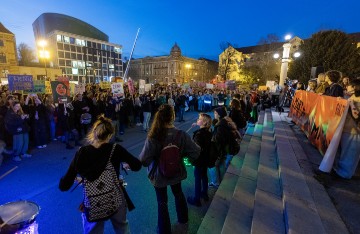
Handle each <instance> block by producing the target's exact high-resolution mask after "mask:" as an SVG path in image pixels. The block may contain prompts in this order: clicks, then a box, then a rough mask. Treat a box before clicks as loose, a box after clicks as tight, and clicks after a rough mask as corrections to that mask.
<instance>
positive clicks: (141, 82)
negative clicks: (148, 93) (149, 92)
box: [139, 80, 145, 94]
mask: <svg viewBox="0 0 360 234" xmlns="http://www.w3.org/2000/svg"><path fill="white" fill-rule="evenodd" d="M144 93H145V80H139V94H144Z"/></svg>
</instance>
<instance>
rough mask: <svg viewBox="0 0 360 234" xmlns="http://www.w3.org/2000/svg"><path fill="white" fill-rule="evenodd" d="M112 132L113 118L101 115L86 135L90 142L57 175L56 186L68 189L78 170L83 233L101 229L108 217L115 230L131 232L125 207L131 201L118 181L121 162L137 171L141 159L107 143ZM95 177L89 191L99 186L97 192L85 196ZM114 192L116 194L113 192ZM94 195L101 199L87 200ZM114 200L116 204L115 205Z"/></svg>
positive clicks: (62, 189)
mask: <svg viewBox="0 0 360 234" xmlns="http://www.w3.org/2000/svg"><path fill="white" fill-rule="evenodd" d="M114 132H115V130H114V126H113V125H112V121H111V120H110V119H108V118H105V117H104V116H102V115H101V116H100V117H99V118H98V120H97V121H96V122H95V123H94V125H93V126H92V128H91V130H90V131H89V133H88V135H87V141H88V143H89V145H86V146H83V147H81V148H80V149H79V150H78V151H77V152H76V154H75V157H74V158H73V160H72V161H71V164H70V166H69V168H68V170H67V172H66V174H65V175H64V176H63V177H62V178H61V179H60V183H59V189H60V190H61V191H67V190H69V189H70V188H71V186H72V185H73V183H74V180H75V179H76V178H77V175H78V174H79V175H80V176H81V177H82V178H83V180H82V182H83V185H84V186H83V191H84V202H83V203H82V205H81V208H83V209H84V210H83V213H82V221H83V229H84V233H104V224H105V221H107V220H109V219H110V220H111V223H112V225H113V228H114V230H115V232H116V233H130V228H129V224H128V220H127V218H126V213H127V211H126V209H127V207H128V208H129V209H130V208H131V207H130V206H128V205H127V203H128V202H130V201H129V200H128V196H127V193H126V191H125V190H124V189H122V186H121V187H120V184H119V171H120V164H121V163H122V162H123V163H124V165H125V163H126V169H131V170H133V171H139V170H140V169H141V162H140V161H139V160H138V159H137V158H136V157H134V156H133V155H132V154H130V153H129V152H128V151H127V150H126V149H125V148H123V147H122V146H121V145H117V144H110V143H109V142H110V139H111V138H112V136H113V135H114ZM110 176H111V177H110ZM102 178H106V179H107V180H105V179H104V180H102ZM97 181H98V184H97V185H96V186H95V189H94V188H93V189H94V190H92V191H90V192H94V191H95V190H98V192H99V193H98V194H95V195H94V194H92V196H91V197H90V196H86V194H90V192H89V191H88V190H87V186H88V185H89V184H94V183H97ZM100 185H101V186H100ZM110 186H112V187H110ZM109 187H110V188H112V189H111V190H108V189H107V188H109ZM106 194H108V195H109V196H106ZM113 194H117V196H112V195H113ZM105 196H106V197H105ZM95 198H99V199H100V201H101V202H96V203H91V202H89V201H91V199H95ZM99 203H100V205H98V204H99ZM93 204H96V205H93ZM113 204H118V205H119V206H118V207H114V206H113ZM129 204H130V203H129ZM110 206H111V207H110ZM116 206H117V205H116ZM110 208H115V209H110ZM102 215H103V216H102Z"/></svg>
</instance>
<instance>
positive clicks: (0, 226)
mask: <svg viewBox="0 0 360 234" xmlns="http://www.w3.org/2000/svg"><path fill="white" fill-rule="evenodd" d="M22 213H23V211H22V210H20V211H19V212H17V213H16V214H15V215H14V216H12V217H11V218H10V219H8V220H6V221H5V222H4V223H2V224H1V225H0V228H2V227H4V226H5V225H6V224H8V223H9V222H10V221H11V220H13V219H14V218H16V217H17V216H19V215H21V214H22Z"/></svg>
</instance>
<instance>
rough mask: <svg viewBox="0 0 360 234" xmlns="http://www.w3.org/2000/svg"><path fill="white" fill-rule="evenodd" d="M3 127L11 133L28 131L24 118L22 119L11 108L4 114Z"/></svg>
mask: <svg viewBox="0 0 360 234" xmlns="http://www.w3.org/2000/svg"><path fill="white" fill-rule="evenodd" d="M5 128H6V130H7V131H8V132H9V133H10V134H11V135H19V134H23V133H28V132H29V125H28V124H27V120H26V119H22V118H21V116H20V115H18V114H16V113H15V112H14V111H13V110H12V109H11V108H10V109H8V111H7V112H6V115H5Z"/></svg>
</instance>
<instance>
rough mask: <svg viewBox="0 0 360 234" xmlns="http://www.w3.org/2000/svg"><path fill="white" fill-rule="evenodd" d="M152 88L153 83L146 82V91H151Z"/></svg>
mask: <svg viewBox="0 0 360 234" xmlns="http://www.w3.org/2000/svg"><path fill="white" fill-rule="evenodd" d="M150 90H151V84H145V92H149V91H150Z"/></svg>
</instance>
